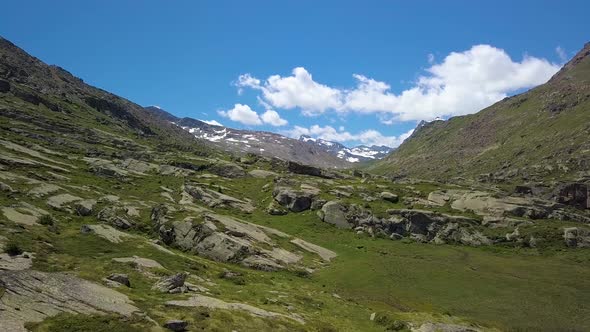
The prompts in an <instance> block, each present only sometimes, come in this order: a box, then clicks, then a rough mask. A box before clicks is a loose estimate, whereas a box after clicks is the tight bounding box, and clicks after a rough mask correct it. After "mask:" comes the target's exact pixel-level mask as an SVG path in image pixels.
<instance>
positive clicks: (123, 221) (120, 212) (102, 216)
mask: <svg viewBox="0 0 590 332" xmlns="http://www.w3.org/2000/svg"><path fill="white" fill-rule="evenodd" d="M126 214H127V210H126V209H125V208H121V207H106V208H104V209H102V210H100V212H98V216H97V219H98V220H100V221H102V222H104V223H107V224H109V225H112V226H115V227H116V228H119V229H129V228H131V227H133V226H134V225H135V223H134V222H133V221H131V220H129V219H127V218H126V217H125V215H126Z"/></svg>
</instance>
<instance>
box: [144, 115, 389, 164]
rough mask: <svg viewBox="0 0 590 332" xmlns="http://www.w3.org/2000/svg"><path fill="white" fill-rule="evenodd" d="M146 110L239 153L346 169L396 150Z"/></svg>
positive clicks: (211, 143) (212, 143) (206, 139)
mask: <svg viewBox="0 0 590 332" xmlns="http://www.w3.org/2000/svg"><path fill="white" fill-rule="evenodd" d="M145 109H146V110H148V111H150V113H151V114H152V116H155V117H158V118H160V119H164V120H166V121H169V122H172V123H174V124H175V125H177V126H179V127H181V128H182V129H184V130H186V131H188V132H189V133H191V134H193V136H195V138H197V139H199V140H202V141H205V142H207V144H209V145H212V146H215V147H217V148H220V149H222V150H226V151H230V152H235V153H238V154H244V153H254V154H259V155H263V156H267V157H277V158H280V159H283V160H291V161H296V162H299V163H303V164H307V165H314V166H319V167H335V168H344V167H350V166H352V165H353V163H358V162H363V161H367V160H375V159H381V158H383V157H385V156H386V155H387V154H389V153H390V152H391V151H392V150H393V149H391V148H389V147H386V146H370V147H369V146H365V145H360V146H357V147H353V148H348V147H346V146H344V145H342V144H340V143H337V142H332V141H327V140H324V139H321V138H317V139H316V138H312V137H310V136H301V137H300V138H299V139H293V138H289V137H286V136H283V135H280V134H276V133H271V132H266V131H253V130H240V129H233V128H228V127H224V126H221V125H220V124H219V123H216V122H211V121H203V120H197V119H193V118H178V117H175V116H174V115H172V114H170V113H168V112H166V111H165V110H163V109H161V108H159V107H155V106H150V107H146V108H145Z"/></svg>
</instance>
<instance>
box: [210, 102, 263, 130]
mask: <svg viewBox="0 0 590 332" xmlns="http://www.w3.org/2000/svg"><path fill="white" fill-rule="evenodd" d="M219 115H221V116H223V117H226V118H229V119H230V120H232V121H236V122H240V123H242V124H245V125H261V124H262V120H260V117H259V116H258V113H256V112H255V111H253V110H252V109H251V108H250V106H248V105H242V104H235V105H234V108H232V109H230V110H228V111H219Z"/></svg>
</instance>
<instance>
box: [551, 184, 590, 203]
mask: <svg viewBox="0 0 590 332" xmlns="http://www.w3.org/2000/svg"><path fill="white" fill-rule="evenodd" d="M556 201H557V202H558V203H561V204H566V205H570V206H573V207H575V208H578V209H590V186H589V185H587V184H585V183H569V184H566V185H563V186H561V187H560V188H558V190H557V195H556Z"/></svg>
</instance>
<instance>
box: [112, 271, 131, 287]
mask: <svg viewBox="0 0 590 332" xmlns="http://www.w3.org/2000/svg"><path fill="white" fill-rule="evenodd" d="M107 279H108V280H110V281H114V282H117V283H119V284H121V285H125V286H127V287H131V282H130V281H129V276H128V275H126V274H122V273H113V274H111V275H110V276H108V277H107Z"/></svg>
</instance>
